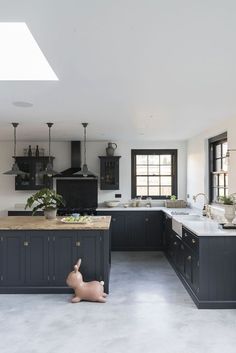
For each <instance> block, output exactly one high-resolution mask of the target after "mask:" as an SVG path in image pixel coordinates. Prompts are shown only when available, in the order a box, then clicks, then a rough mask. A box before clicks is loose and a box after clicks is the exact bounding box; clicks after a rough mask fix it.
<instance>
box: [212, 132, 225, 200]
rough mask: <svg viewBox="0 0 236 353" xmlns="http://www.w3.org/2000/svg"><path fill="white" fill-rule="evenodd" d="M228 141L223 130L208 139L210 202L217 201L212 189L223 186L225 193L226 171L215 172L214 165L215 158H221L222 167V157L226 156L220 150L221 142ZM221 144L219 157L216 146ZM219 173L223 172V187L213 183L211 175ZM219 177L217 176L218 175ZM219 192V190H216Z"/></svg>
mask: <svg viewBox="0 0 236 353" xmlns="http://www.w3.org/2000/svg"><path fill="white" fill-rule="evenodd" d="M225 142H228V138H227V131H226V132H223V133H222V134H220V135H217V136H214V137H212V138H210V139H208V152H209V169H208V174H209V202H210V203H217V202H218V200H214V192H213V191H214V189H215V188H216V189H221V188H224V195H225V196H226V195H227V191H228V185H227V187H226V178H227V177H228V171H223V170H222V172H215V166H216V161H217V159H221V167H222V162H223V158H226V157H224V156H223V151H222V145H223V143H225ZM219 144H221V157H216V146H217V145H219ZM216 174H218V175H220V174H224V187H222V186H221V187H220V185H219V184H218V186H217V187H214V183H213V176H214V175H216ZM218 178H219V176H218ZM218 194H219V192H218Z"/></svg>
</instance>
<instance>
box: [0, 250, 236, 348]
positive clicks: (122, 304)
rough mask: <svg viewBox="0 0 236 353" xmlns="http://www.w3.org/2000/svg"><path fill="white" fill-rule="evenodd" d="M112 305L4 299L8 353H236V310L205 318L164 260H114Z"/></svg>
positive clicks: (145, 256) (137, 256) (0, 319)
mask: <svg viewBox="0 0 236 353" xmlns="http://www.w3.org/2000/svg"><path fill="white" fill-rule="evenodd" d="M110 289H111V292H110V296H109V298H108V302H107V303H106V304H97V303H86V302H81V303H79V304H71V303H69V298H70V296H68V295H36V294H34V295H0V352H1V353H70V352H76V353H77V352H78V353H108V352H109V353H129V352H130V353H131V352H132V353H141V352H142V353H143V352H145V353H156V352H158V353H222V352H225V353H231V352H232V353H233V352H234V353H235V351H236V310H198V309H197V308H196V307H195V305H194V304H193V302H192V300H191V298H190V297H189V295H188V294H187V292H186V290H185V289H184V287H183V286H182V284H181V282H180V281H179V279H178V278H177V276H176V275H175V273H174V271H173V270H172V268H171V267H170V265H169V264H168V262H167V260H166V259H165V257H164V255H163V254H162V253H154V252H148V253H147V252H146V253H112V271H111V287H110Z"/></svg>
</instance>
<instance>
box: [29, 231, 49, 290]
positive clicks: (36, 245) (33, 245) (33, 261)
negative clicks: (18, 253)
mask: <svg viewBox="0 0 236 353" xmlns="http://www.w3.org/2000/svg"><path fill="white" fill-rule="evenodd" d="M23 244H24V248H25V265H26V267H25V274H26V277H25V284H26V285H27V284H30V285H32V286H40V285H47V284H48V281H49V279H50V278H49V271H48V269H49V256H48V255H49V246H48V245H49V237H45V236H44V234H42V232H40V231H34V232H33V233H31V232H29V233H28V232H27V233H26V236H25V238H24V242H23Z"/></svg>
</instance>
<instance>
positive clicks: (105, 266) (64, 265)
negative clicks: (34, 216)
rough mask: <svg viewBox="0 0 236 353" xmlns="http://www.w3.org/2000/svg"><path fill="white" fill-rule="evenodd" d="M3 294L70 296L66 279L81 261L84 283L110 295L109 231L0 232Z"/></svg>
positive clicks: (1, 289) (1, 285)
mask: <svg viewBox="0 0 236 353" xmlns="http://www.w3.org/2000/svg"><path fill="white" fill-rule="evenodd" d="M0 240H1V241H0V255H1V258H0V276H1V277H0V279H1V280H0V293H71V292H72V290H71V289H70V288H68V287H67V285H66V278H67V276H68V274H69V272H71V271H72V270H73V266H74V265H75V264H76V262H77V260H78V259H79V258H81V259H82V264H81V269H80V270H81V273H82V275H83V278H84V280H85V281H90V280H98V281H101V280H103V281H104V282H105V287H104V288H105V291H106V292H107V293H108V292H109V271H110V261H109V260H110V256H109V251H110V247H109V231H108V230H107V231H105V230H103V231H93V230H91V231H90V230H89V231H74V230H73V231H71V230H69V231H61V230H59V231H47V230H44V231H40V230H38V231H36V230H32V231H28V230H27V231H24V232H22V231H4V230H2V231H0Z"/></svg>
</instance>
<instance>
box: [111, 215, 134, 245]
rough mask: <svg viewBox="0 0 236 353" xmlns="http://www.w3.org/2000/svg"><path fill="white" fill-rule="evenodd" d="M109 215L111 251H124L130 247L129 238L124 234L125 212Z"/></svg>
mask: <svg viewBox="0 0 236 353" xmlns="http://www.w3.org/2000/svg"><path fill="white" fill-rule="evenodd" d="M111 215H112V219H111V250H115V251H116V250H126V249H127V248H128V247H129V246H130V238H129V236H128V235H127V232H126V215H125V212H123V213H122V214H118V213H117V212H114V213H113V214H111Z"/></svg>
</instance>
